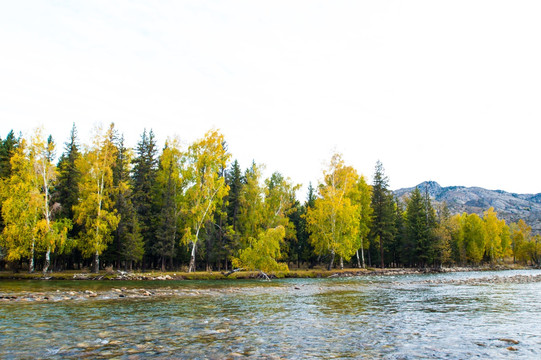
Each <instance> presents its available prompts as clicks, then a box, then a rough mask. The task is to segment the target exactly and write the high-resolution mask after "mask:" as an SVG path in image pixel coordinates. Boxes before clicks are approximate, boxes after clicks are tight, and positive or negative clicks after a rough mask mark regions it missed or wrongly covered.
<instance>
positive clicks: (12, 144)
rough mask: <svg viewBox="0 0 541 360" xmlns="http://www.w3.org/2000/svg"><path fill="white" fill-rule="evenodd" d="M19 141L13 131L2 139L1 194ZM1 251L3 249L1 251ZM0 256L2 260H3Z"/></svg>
mask: <svg viewBox="0 0 541 360" xmlns="http://www.w3.org/2000/svg"><path fill="white" fill-rule="evenodd" d="M18 142H19V140H18V139H16V138H15V134H14V133H13V130H11V131H10V132H9V133H8V134H7V136H6V138H5V139H4V140H1V139H0V193H1V192H2V186H3V183H5V182H7V181H8V179H9V178H10V177H11V161H10V160H11V156H12V155H13V153H14V152H15V149H16V148H17V144H18ZM2 202H3V199H2V198H1V197H0V233H1V232H2V229H3V228H4V220H3V217H2ZM0 250H1V249H0ZM1 258H2V257H1V254H0V259H1Z"/></svg>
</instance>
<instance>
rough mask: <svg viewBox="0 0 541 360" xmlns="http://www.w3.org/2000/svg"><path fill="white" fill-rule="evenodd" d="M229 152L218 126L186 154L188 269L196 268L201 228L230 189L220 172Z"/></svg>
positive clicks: (184, 237) (224, 165) (186, 241)
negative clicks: (189, 250)
mask: <svg viewBox="0 0 541 360" xmlns="http://www.w3.org/2000/svg"><path fill="white" fill-rule="evenodd" d="M229 157H230V154H229V153H227V151H226V149H225V147H224V137H223V135H222V134H220V133H219V132H218V131H217V130H211V131H209V132H208V133H207V134H206V135H205V137H204V138H203V139H201V140H198V141H196V142H194V143H193V144H192V145H191V146H190V147H189V148H188V152H187V154H186V167H185V169H184V178H185V179H186V181H187V188H186V193H185V201H186V208H185V209H186V224H187V226H186V229H185V233H184V236H183V242H184V243H185V244H188V245H189V246H190V247H191V254H190V265H189V267H188V271H189V272H192V271H195V255H196V250H197V242H198V240H199V236H200V233H201V230H202V229H203V228H204V226H205V223H206V221H207V220H209V219H212V217H213V214H214V211H215V209H216V205H217V204H218V203H220V201H221V200H222V198H223V197H224V196H225V195H226V194H227V192H228V189H229V188H228V186H227V184H226V183H225V178H224V177H223V176H220V172H221V170H222V169H223V168H225V167H226V166H227V161H228V160H229Z"/></svg>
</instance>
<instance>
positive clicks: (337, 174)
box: [306, 154, 360, 270]
mask: <svg viewBox="0 0 541 360" xmlns="http://www.w3.org/2000/svg"><path fill="white" fill-rule="evenodd" d="M323 175H324V179H323V182H322V183H321V184H320V185H319V187H318V195H319V197H318V198H317V199H316V201H315V205H314V207H313V208H309V209H308V211H307V213H306V221H307V224H308V229H309V231H310V233H311V235H310V241H311V242H312V245H313V246H314V251H315V252H316V254H319V255H323V254H330V255H331V261H330V263H329V270H330V269H332V267H333V263H334V257H335V255H336V254H338V255H339V256H340V258H341V259H345V260H349V259H350V258H351V256H352V255H353V254H354V253H355V252H356V250H357V249H358V248H359V247H358V244H359V243H358V234H359V230H360V229H359V216H360V213H359V209H358V208H359V206H358V205H356V204H354V203H353V202H352V200H351V196H352V194H353V192H354V189H355V185H356V183H357V179H358V175H357V172H356V171H355V169H353V168H352V167H350V166H345V165H344V161H343V160H342V157H341V155H340V154H334V155H333V156H332V158H331V162H330V165H329V168H328V169H327V170H326V171H324V173H323ZM340 265H341V267H343V263H342V262H341V264H340Z"/></svg>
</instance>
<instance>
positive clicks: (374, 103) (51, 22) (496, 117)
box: [0, 0, 541, 199]
mask: <svg viewBox="0 0 541 360" xmlns="http://www.w3.org/2000/svg"><path fill="white" fill-rule="evenodd" d="M540 19H541V2H539V1H495V0H488V1H475V0H467V1H457V0H453V1H434V0H427V1H382V0H374V1H359V0H355V1H336V0H335V1H321V2H320V1H313V0H311V1H265V2H262V1H253V0H250V1H201V0H197V1H105V0H104V1H60V0H59V1H2V2H1V3H0V123H1V125H0V136H1V137H2V138H4V137H5V136H6V134H7V132H8V131H9V130H10V129H14V130H15V131H17V132H19V131H22V132H23V134H29V133H31V131H32V129H33V128H35V127H36V126H39V125H43V126H44V127H45V130H46V131H47V132H50V133H52V135H53V137H54V138H55V140H56V142H57V143H58V144H63V143H64V142H65V141H67V138H68V135H69V131H70V129H71V124H72V123H73V122H75V123H76V126H77V127H78V129H79V135H80V138H81V140H82V141H86V140H87V139H88V134H89V132H90V129H92V127H93V125H94V124H95V123H100V122H101V123H103V124H107V123H109V122H111V121H113V122H115V124H116V126H117V128H118V129H119V130H120V131H121V132H123V133H124V135H125V137H126V141H127V144H128V145H130V146H135V145H136V143H137V141H138V139H139V137H140V135H141V133H142V132H143V129H144V128H147V129H149V128H152V129H154V132H155V133H156V135H157V138H158V141H159V143H160V146H162V145H163V142H164V141H165V139H166V138H167V136H171V135H173V134H177V135H178V136H179V137H180V138H181V139H183V140H184V141H185V142H186V143H190V142H191V141H193V140H195V139H197V138H200V137H202V136H203V134H204V133H205V132H206V131H207V130H209V129H210V128H212V127H215V128H218V129H220V130H221V131H222V132H223V133H224V135H225V137H226V140H227V142H228V144H229V150H230V152H231V153H232V155H233V158H236V159H238V160H239V161H240V164H241V166H242V167H243V168H245V167H247V166H248V165H249V164H250V163H251V161H252V159H255V161H256V162H257V163H264V164H266V168H267V175H268V174H270V173H271V172H273V171H280V172H281V173H282V174H284V175H285V176H288V177H291V178H292V180H293V181H295V182H297V183H302V184H303V185H304V186H305V187H306V185H307V183H308V182H309V181H312V182H314V183H316V182H317V181H318V179H320V178H321V171H322V168H323V167H324V165H325V163H326V162H327V161H328V160H329V159H330V156H331V153H332V152H333V151H339V152H341V153H343V155H344V158H345V160H346V162H347V163H348V164H350V165H352V166H354V167H355V168H356V169H357V170H358V171H359V172H360V173H363V174H365V175H366V176H368V178H369V179H371V178H372V174H373V171H374V165H375V163H376V161H377V160H378V159H380V160H381V161H382V162H383V165H384V167H385V169H386V173H387V175H388V176H389V178H390V186H391V188H392V189H397V188H401V187H410V186H414V185H416V184H418V183H420V182H422V181H424V180H434V181H438V182H439V183H440V184H441V185H443V186H449V185H464V186H481V187H485V188H489V189H503V190H506V191H511V192H519V193H538V192H541V166H540V165H541V163H540V154H541V142H540V141H539V139H540V137H541V132H540V129H541V21H540ZM303 191H304V188H303ZM298 196H299V198H301V199H304V197H305V194H303V193H300V194H298Z"/></svg>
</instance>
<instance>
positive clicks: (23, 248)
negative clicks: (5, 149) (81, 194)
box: [0, 139, 42, 272]
mask: <svg viewBox="0 0 541 360" xmlns="http://www.w3.org/2000/svg"><path fill="white" fill-rule="evenodd" d="M28 150H29V149H28V144H27V142H26V140H25V139H22V140H21V141H20V143H19V146H18V147H17V149H16V150H15V152H14V154H13V156H12V157H11V161H10V163H11V168H12V174H11V177H10V178H9V179H7V181H6V182H4V183H3V184H2V187H1V194H2V200H3V203H2V217H3V219H4V223H5V227H4V229H3V231H2V236H1V237H0V240H1V242H0V245H1V246H2V248H3V249H5V251H6V260H8V261H17V260H19V259H21V258H25V257H27V258H28V260H29V261H28V265H29V266H28V270H29V271H30V272H33V271H34V254H35V251H36V238H37V231H36V230H37V228H36V225H37V223H38V221H39V216H40V207H41V204H42V203H41V197H40V193H39V190H38V184H37V182H36V177H35V174H34V169H33V166H32V163H33V161H32V159H29V157H30V153H29V151H28Z"/></svg>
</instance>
